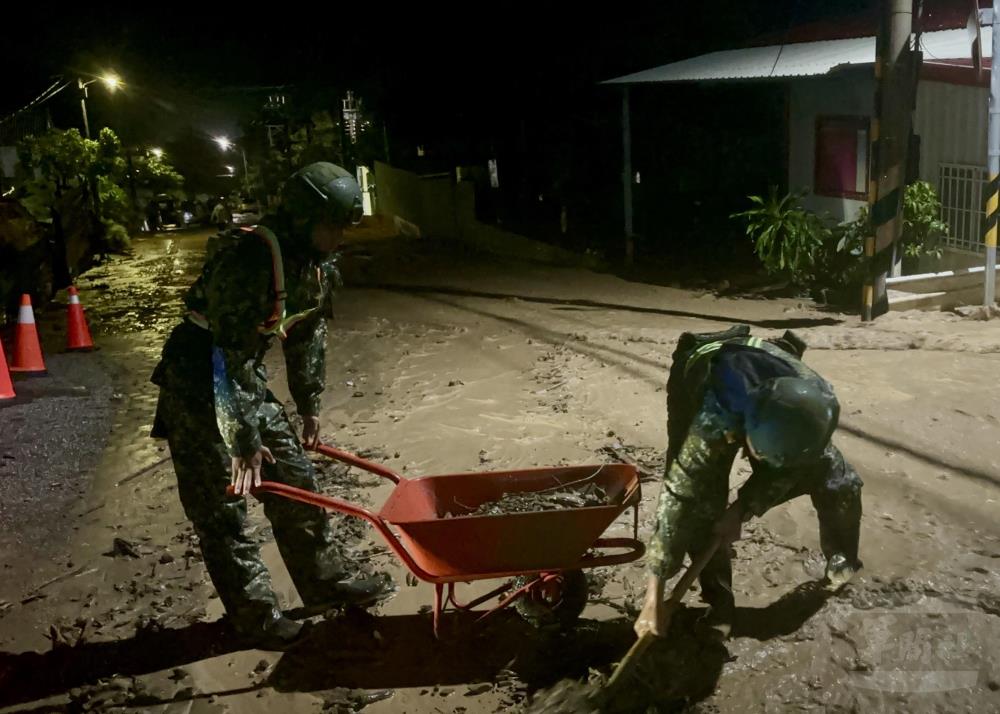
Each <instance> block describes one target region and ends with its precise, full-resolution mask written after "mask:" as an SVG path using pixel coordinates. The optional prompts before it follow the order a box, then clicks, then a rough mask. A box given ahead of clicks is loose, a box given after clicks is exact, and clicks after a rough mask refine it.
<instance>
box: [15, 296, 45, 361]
mask: <svg viewBox="0 0 1000 714" xmlns="http://www.w3.org/2000/svg"><path fill="white" fill-rule="evenodd" d="M10 371H11V372H24V373H26V374H45V371H46V370H45V360H43V359H42V346H41V345H40V344H39V342H38V329H37V328H36V327H35V313H34V312H32V310H31V296H30V295H28V294H27V293H25V294H24V295H22V296H21V309H20V311H19V312H18V314H17V332H16V333H15V337H14V360H13V362H11V365H10Z"/></svg>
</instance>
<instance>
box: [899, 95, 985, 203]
mask: <svg viewBox="0 0 1000 714" xmlns="http://www.w3.org/2000/svg"><path fill="white" fill-rule="evenodd" d="M989 99H990V93H989V90H988V89H986V88H985V87H967V86H963V85H958V84H945V83H944V82H923V81H922V82H920V84H919V86H918V87H917V107H916V111H915V112H914V113H913V131H914V132H915V133H916V134H918V135H919V136H920V178H921V179H922V180H924V181H929V182H930V183H932V184H934V185H935V186H937V187H938V189H939V190H940V186H938V177H939V175H940V166H941V164H966V165H970V166H980V167H985V166H986V123H987V119H988V117H987V110H988V108H989Z"/></svg>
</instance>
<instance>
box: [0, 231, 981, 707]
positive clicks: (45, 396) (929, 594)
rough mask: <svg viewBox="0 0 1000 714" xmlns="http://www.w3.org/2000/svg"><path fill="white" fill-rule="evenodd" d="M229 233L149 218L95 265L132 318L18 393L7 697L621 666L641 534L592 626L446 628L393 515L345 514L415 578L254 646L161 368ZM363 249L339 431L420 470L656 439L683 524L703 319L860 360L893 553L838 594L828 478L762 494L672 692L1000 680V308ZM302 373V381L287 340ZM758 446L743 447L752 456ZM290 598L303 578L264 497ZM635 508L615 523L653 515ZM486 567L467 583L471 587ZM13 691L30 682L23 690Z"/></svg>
mask: <svg viewBox="0 0 1000 714" xmlns="http://www.w3.org/2000/svg"><path fill="white" fill-rule="evenodd" d="M205 237H206V236H205V235H197V234H187V235H174V236H169V237H166V236H160V237H154V238H149V239H143V240H139V241H137V242H136V246H135V255H134V256H132V257H129V258H114V259H112V260H111V262H110V263H108V264H107V265H105V266H102V267H100V268H99V269H97V270H95V271H93V272H92V273H90V274H88V275H87V276H86V277H85V279H84V280H83V281H81V285H80V287H81V297H82V300H83V303H84V305H85V306H86V308H87V314H88V317H89V318H90V324H91V328H92V331H93V332H94V334H95V339H96V340H97V341H98V343H99V344H100V346H101V350H100V351H98V352H96V353H91V354H88V355H63V354H57V350H58V348H59V346H60V342H59V340H60V339H61V338H60V335H61V332H60V330H61V328H62V322H61V321H62V314H61V312H60V311H59V310H50V311H49V312H48V313H47V314H46V315H45V316H44V317H43V318H42V320H41V322H42V328H41V329H42V332H43V339H44V341H45V346H46V349H47V355H51V356H50V357H49V371H50V375H49V377H46V378H42V379H37V380H33V381H31V382H30V383H29V382H27V381H24V380H19V381H18V382H17V385H16V386H17V388H18V390H19V398H18V399H17V400H16V401H15V402H13V403H8V404H5V405H2V406H0V425H2V429H0V523H2V533H0V553H2V566H0V573H2V575H3V577H2V578H0V711H15V710H20V711H101V710H109V709H116V710H120V709H121V708H124V709H125V710H127V711H162V712H167V711H169V712H174V711H177V712H219V711H234V712H237V711H238V712H255V711H276V710H278V711H296V712H297V711H302V712H313V711H315V712H319V711H335V712H339V711H358V710H361V709H363V710H364V711H366V712H428V713H429V712H493V711H504V710H510V709H517V708H521V707H526V706H529V705H530V703H531V701H532V699H535V698H538V697H539V696H540V694H539V693H540V692H543V691H544V690H546V688H548V687H551V686H552V685H554V684H556V683H557V682H558V681H559V680H560V679H563V678H565V677H571V678H577V679H585V678H586V677H587V676H588V674H592V670H593V671H594V672H596V673H598V674H599V673H601V672H607V671H608V670H609V668H610V666H611V665H612V664H613V663H614V662H615V661H616V660H617V659H618V658H619V657H621V655H622V654H623V653H624V651H625V650H626V649H627V647H628V646H629V644H630V642H631V629H630V628H631V618H632V617H633V616H634V614H635V611H636V610H635V608H636V607H637V605H638V598H639V594H640V592H641V589H642V587H643V570H642V564H641V561H640V562H639V563H634V564H630V565H626V566H619V567H616V568H605V569H598V570H596V571H594V572H593V573H592V574H591V576H592V577H591V583H590V588H591V599H590V604H589V605H588V606H587V609H586V610H585V611H584V614H583V618H582V620H581V622H580V624H579V625H578V627H577V628H576V629H575V630H573V631H572V632H569V633H557V632H536V631H534V630H533V629H531V628H530V627H529V626H528V625H527V624H526V623H524V622H523V621H521V620H520V619H519V618H517V617H516V615H513V614H512V613H511V614H510V615H509V616H508V615H507V614H504V615H502V616H500V617H497V618H496V619H495V620H494V621H493V622H492V623H489V624H488V625H487V626H475V625H473V623H470V622H468V621H467V619H463V618H453V619H450V620H448V621H446V623H445V624H446V627H445V631H446V632H445V634H446V637H445V638H444V640H443V641H440V642H435V641H434V640H433V638H432V635H431V625H430V615H429V610H430V607H429V606H430V604H431V603H432V602H433V588H432V587H431V586H429V585H426V584H423V583H421V584H417V585H411V583H412V580H411V581H408V580H407V577H406V573H405V571H404V570H403V569H402V568H401V567H400V565H399V563H398V562H397V561H396V560H395V559H394V558H393V557H392V556H391V555H390V554H389V553H388V552H387V550H386V548H385V546H384V544H383V543H382V542H380V541H379V540H378V539H377V537H376V536H375V535H374V534H373V533H372V532H371V531H370V529H367V528H366V527H365V526H363V525H361V524H360V523H358V522H354V521H341V522H338V531H339V533H340V534H341V537H342V541H343V543H344V547H345V549H346V550H347V552H348V553H349V555H350V557H351V558H352V559H353V560H354V561H355V562H356V564H357V566H358V567H359V569H362V570H365V571H367V572H376V571H379V572H388V573H389V574H391V575H392V577H393V578H394V579H395V581H396V583H397V585H398V592H397V594H396V595H395V597H393V598H392V599H391V600H389V601H387V602H386V603H384V604H383V605H381V606H380V607H378V608H376V609H375V610H373V611H372V612H370V613H368V614H365V613H357V612H348V613H343V614H341V615H339V616H331V617H330V618H319V619H318V620H317V622H316V625H315V631H314V633H313V635H312V636H311V637H310V638H309V640H308V641H307V642H306V643H304V644H303V645H302V646H301V647H300V648H298V649H296V650H295V651H293V652H289V653H285V654H280V653H269V652H260V651H254V650H249V651H247V650H241V649H239V645H238V644H237V643H236V642H235V640H234V639H233V638H232V637H231V635H230V633H229V632H228V630H227V628H226V626H225V624H224V622H220V621H219V618H220V616H221V614H222V608H221V605H220V604H219V601H218V599H217V598H215V597H214V594H213V592H212V588H211V585H210V583H209V582H208V580H207V576H206V574H205V571H204V568H203V566H202V564H201V561H200V554H199V552H198V548H197V541H196V538H195V536H194V535H193V534H192V532H191V529H190V527H189V526H188V525H187V523H186V521H185V519H184V516H183V513H182V511H181V508H180V504H179V502H178V500H177V494H176V486H175V483H174V476H173V472H172V469H171V465H170V461H169V459H168V458H167V457H168V453H167V452H166V450H165V445H164V444H163V443H162V442H157V441H154V440H152V439H149V438H148V436H147V434H148V429H149V424H150V422H151V418H152V413H153V409H154V406H155V399H156V392H155V389H154V387H153V385H151V384H149V382H148V376H149V373H150V372H151V370H152V367H153V365H154V364H155V362H156V359H157V356H158V352H159V349H160V346H161V345H162V342H163V340H164V338H165V336H166V334H167V332H168V331H169V330H170V328H171V327H172V325H173V324H174V323H175V321H176V320H177V319H178V317H179V316H180V314H181V306H180V302H179V298H180V296H181V294H182V292H183V289H184V288H185V287H186V286H187V285H188V284H189V283H190V281H191V280H192V279H193V276H194V274H195V271H196V270H197V268H198V266H199V264H200V260H201V251H202V250H203V246H204V240H205ZM351 253H352V256H351V257H350V258H349V259H348V260H347V261H345V265H344V272H345V277H346V278H347V281H348V285H349V287H348V288H347V289H345V290H344V291H343V293H342V294H341V295H340V296H339V298H338V301H337V306H336V313H337V315H336V319H335V321H334V323H333V324H332V325H331V327H332V329H331V331H330V350H329V356H328V388H327V392H326V395H325V401H324V410H323V414H322V420H323V432H322V433H323V437H324V440H325V441H326V442H328V443H331V444H333V445H337V446H340V447H343V448H346V449H349V450H354V451H357V452H360V453H362V454H364V455H366V456H367V457H368V458H371V459H373V460H376V461H381V462H384V463H386V464H388V465H389V466H390V467H392V468H393V469H395V470H397V471H400V472H401V473H403V474H405V475H426V474H437V473H449V472H457V471H465V470H478V469H483V470H495V469H514V468H528V467H532V466H540V465H560V464H588V463H595V464H598V463H604V462H608V461H614V460H618V459H619V458H621V457H627V458H629V459H633V460H635V461H636V462H638V463H639V464H640V466H641V467H642V470H643V472H644V473H645V474H646V475H647V479H646V481H645V483H644V498H643V508H642V510H641V518H640V528H641V531H642V533H643V534H648V532H649V530H650V529H651V527H652V525H653V524H652V511H653V504H654V503H655V499H656V496H657V493H658V483H657V479H656V477H657V475H658V473H659V472H660V470H661V469H662V452H663V450H664V448H665V446H666V423H665V418H666V414H665V393H664V388H665V383H666V373H667V369H668V367H669V361H670V354H671V352H672V350H673V344H674V342H675V341H676V339H677V337H678V336H679V335H680V334H681V332H683V331H690V330H695V331H697V330H706V331H707V330H718V329H722V328H724V327H725V326H726V325H728V324H733V323H736V322H745V323H748V324H750V325H752V326H753V327H754V330H755V333H757V334H759V335H761V336H769V335H772V334H780V333H781V332H783V331H784V330H785V329H794V330H796V332H797V333H799V334H800V335H801V336H802V337H803V338H804V339H805V341H806V342H807V343H808V344H809V350H808V351H807V353H806V361H807V362H808V363H809V364H811V365H812V366H813V367H814V368H816V369H817V370H818V371H819V372H820V373H821V374H823V375H824V376H825V377H827V378H828V379H829V380H830V381H831V382H832V383H833V384H834V386H835V387H836V389H837V393H838V396H839V398H840V401H841V405H842V424H841V429H840V430H839V432H838V434H837V435H836V437H835V439H836V441H837V443H838V444H839V445H840V447H841V449H842V450H843V451H844V453H845V455H846V456H847V458H848V459H850V460H851V461H852V462H853V463H854V465H855V466H856V468H857V469H858V471H859V473H860V474H861V476H862V478H863V479H864V481H865V490H864V500H865V502H864V505H865V515H864V521H863V530H862V558H863V560H864V563H865V569H864V571H863V572H862V574H861V575H860V576H859V577H858V578H857V579H856V580H855V581H854V582H853V583H852V584H851V585H849V586H848V587H847V588H845V589H844V590H843V591H841V592H840V593H838V594H836V595H831V594H829V593H826V592H824V591H822V590H821V589H819V588H818V587H817V581H818V579H819V578H820V577H821V575H822V570H823V560H822V558H821V557H820V554H819V544H818V534H817V527H816V519H815V514H814V512H813V510H812V507H811V505H810V503H809V501H808V500H807V499H798V500H796V501H793V502H791V503H789V504H786V505H784V506H782V507H780V508H777V509H774V510H773V511H771V512H770V513H768V514H767V515H766V516H765V517H764V518H762V519H760V520H759V521H754V522H751V523H750V524H748V526H747V528H746V530H745V534H744V538H743V540H741V541H740V542H738V543H737V544H736V553H737V559H736V561H735V579H734V587H735V590H736V596H737V604H738V606H739V610H738V619H737V623H736V628H735V630H734V636H733V638H732V639H731V640H730V641H729V642H728V643H726V645H725V646H721V645H719V644H718V643H714V642H710V641H707V640H705V639H703V638H701V637H700V636H699V635H698V633H697V628H696V627H695V626H694V623H695V621H696V619H697V617H698V616H699V614H700V613H701V612H702V608H703V605H702V604H701V602H700V601H699V599H698V597H697V593H692V594H691V595H689V597H688V608H687V609H686V610H685V611H684V612H683V613H681V615H680V616H679V617H678V619H677V621H676V624H675V627H674V633H675V635H674V636H672V637H671V639H670V641H669V642H667V643H664V645H663V646H661V647H660V648H659V649H658V650H657V652H656V653H655V656H654V657H651V658H650V663H649V665H648V667H647V669H646V670H645V672H646V674H645V676H644V678H643V682H644V683H643V685H642V686H643V687H648V689H649V692H648V693H649V695H650V696H651V697H652V698H654V699H655V700H656V701H657V702H659V703H658V704H657V710H658V711H684V710H687V711H704V712H708V711H720V712H746V711H748V712H785V711H845V712H846V711H866V712H867V711H886V712H889V711H905V712H939V711H948V712H951V711H956V712H964V711H975V712H981V711H1000V646H998V645H997V644H996V643H997V642H1000V637H998V636H1000V598H998V595H997V593H998V592H1000V587H998V586H1000V574H998V570H1000V519H998V512H1000V510H998V498H1000V393H998V390H997V387H996V364H997V353H998V352H1000V323H998V322H997V321H992V322H979V321H973V320H965V319H962V318H959V317H958V316H955V315H947V314H923V313H903V314H894V315H889V316H886V317H884V318H882V319H880V320H879V321H877V322H876V323H875V324H873V325H861V324H860V323H859V322H858V321H857V319H856V318H854V317H851V316H846V315H840V314H837V313H830V312H822V311H818V310H817V309H816V308H815V307H814V306H813V305H812V304H811V303H809V302H807V301H800V300H790V299H778V300H761V299H753V298H749V297H744V298H739V297H732V298H719V297H716V296H714V295H712V294H711V293H708V292H704V291H692V290H685V289H682V288H680V287H677V288H670V287H661V286H654V285H649V284H644V283H635V282H628V281H625V280H622V279H620V278H617V277H614V276H611V275H603V274H596V273H591V272H587V271H581V270H575V269H559V268H553V267H545V266H538V265H532V264H525V263H517V262H514V261H508V260H500V259H496V258H491V257H487V256H474V255H467V254H461V253H458V254H456V253H455V252H454V250H453V249H449V248H448V247H446V246H439V245H435V244H432V243H427V242H421V241H398V240H383V241H380V240H366V241H363V242H359V243H357V244H355V245H354V246H353V247H352V249H351ZM269 368H270V370H271V380H272V385H273V386H274V387H275V391H276V393H277V394H279V396H280V397H281V398H282V399H284V400H286V403H287V404H289V406H290V407H291V401H290V398H289V397H288V392H287V388H286V387H285V383H284V374H283V365H282V360H281V359H280V354H279V353H278V352H277V351H274V352H273V353H272V354H271V355H269ZM320 466H321V482H322V484H323V488H324V490H326V491H327V492H328V493H332V494H337V495H340V496H343V497H346V498H349V499H350V500H354V501H357V502H360V503H363V504H367V505H369V506H378V505H379V504H381V502H382V501H383V500H384V499H385V497H386V496H387V494H388V487H387V485H386V484H385V483H384V482H382V481H381V480H380V479H378V478H377V477H374V476H370V475H367V474H365V473H363V472H358V471H356V470H350V471H349V470H346V469H343V468H337V467H333V466H331V465H329V464H326V463H321V464H320ZM748 475H749V471H748V467H747V465H746V464H744V463H739V462H738V463H737V467H736V468H735V469H734V471H733V474H732V484H731V485H732V486H733V488H736V487H738V485H739V484H740V483H741V482H742V480H743V479H745V478H746V477H747V476H748ZM253 509H254V518H253V528H254V532H255V534H256V536H257V537H258V538H259V539H260V541H261V542H262V543H263V544H264V545H263V548H264V555H265V560H266V562H267V563H268V565H269V566H270V567H271V570H272V574H273V576H274V579H275V585H276V589H277V591H278V594H279V597H281V599H282V602H283V604H284V605H285V606H287V607H289V608H292V607H295V606H297V605H298V604H299V603H298V601H297V596H296V595H295V591H294V588H293V587H292V585H291V582H290V580H289V578H288V576H287V573H286V572H285V571H284V568H283V566H282V565H281V562H280V558H279V557H278V554H277V549H276V547H275V546H274V544H273V541H272V539H271V534H270V531H269V529H268V524H267V521H266V520H264V519H263V516H262V514H261V513H260V510H259V507H258V506H256V505H255V506H254V507H253ZM628 528H629V517H628V516H624V517H623V518H621V519H620V520H619V521H618V522H617V523H616V524H615V525H614V526H612V528H611V531H610V533H609V534H610V535H614V534H625V533H626V532H627V530H628ZM482 591H483V588H482V585H481V584H477V585H474V586H469V587H460V588H459V594H460V595H461V596H462V597H471V596H474V595H475V594H476V593H478V592H482ZM4 707H5V708H4Z"/></svg>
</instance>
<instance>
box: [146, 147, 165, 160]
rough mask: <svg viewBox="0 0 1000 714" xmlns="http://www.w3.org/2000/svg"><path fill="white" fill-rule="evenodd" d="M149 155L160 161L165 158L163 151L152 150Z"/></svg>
mask: <svg viewBox="0 0 1000 714" xmlns="http://www.w3.org/2000/svg"><path fill="white" fill-rule="evenodd" d="M149 153H151V154H152V155H153V156H155V157H156V158H158V159H162V158H163V149H157V148H152V149H150V150H149Z"/></svg>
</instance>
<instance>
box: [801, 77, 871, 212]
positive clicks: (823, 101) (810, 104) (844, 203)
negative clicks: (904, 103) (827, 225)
mask: <svg viewBox="0 0 1000 714" xmlns="http://www.w3.org/2000/svg"><path fill="white" fill-rule="evenodd" d="M874 97H875V83H874V80H873V78H872V73H871V70H870V69H860V70H850V71H845V72H841V73H837V74H835V75H834V76H831V77H822V78H818V79H801V80H795V81H793V82H792V83H791V91H790V92H789V111H788V140H789V141H788V186H789V189H790V190H791V191H800V190H805V191H807V192H808V193H807V195H806V197H805V199H804V201H803V203H804V205H805V207H806V208H808V209H809V210H811V211H815V212H817V213H820V214H823V213H829V214H830V215H831V216H832V217H833V219H834V220H836V221H837V222H838V223H839V222H843V221H851V220H854V219H855V218H856V217H857V214H858V210H859V209H860V208H861V207H862V206H864V205H865V202H864V201H857V200H853V199H849V198H831V197H828V196H817V195H815V194H814V193H813V192H812V191H813V184H814V178H815V166H816V118H817V117H819V116H838V115H839V116H867V117H870V116H871V115H872V114H873V107H874V101H875V100H874Z"/></svg>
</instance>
